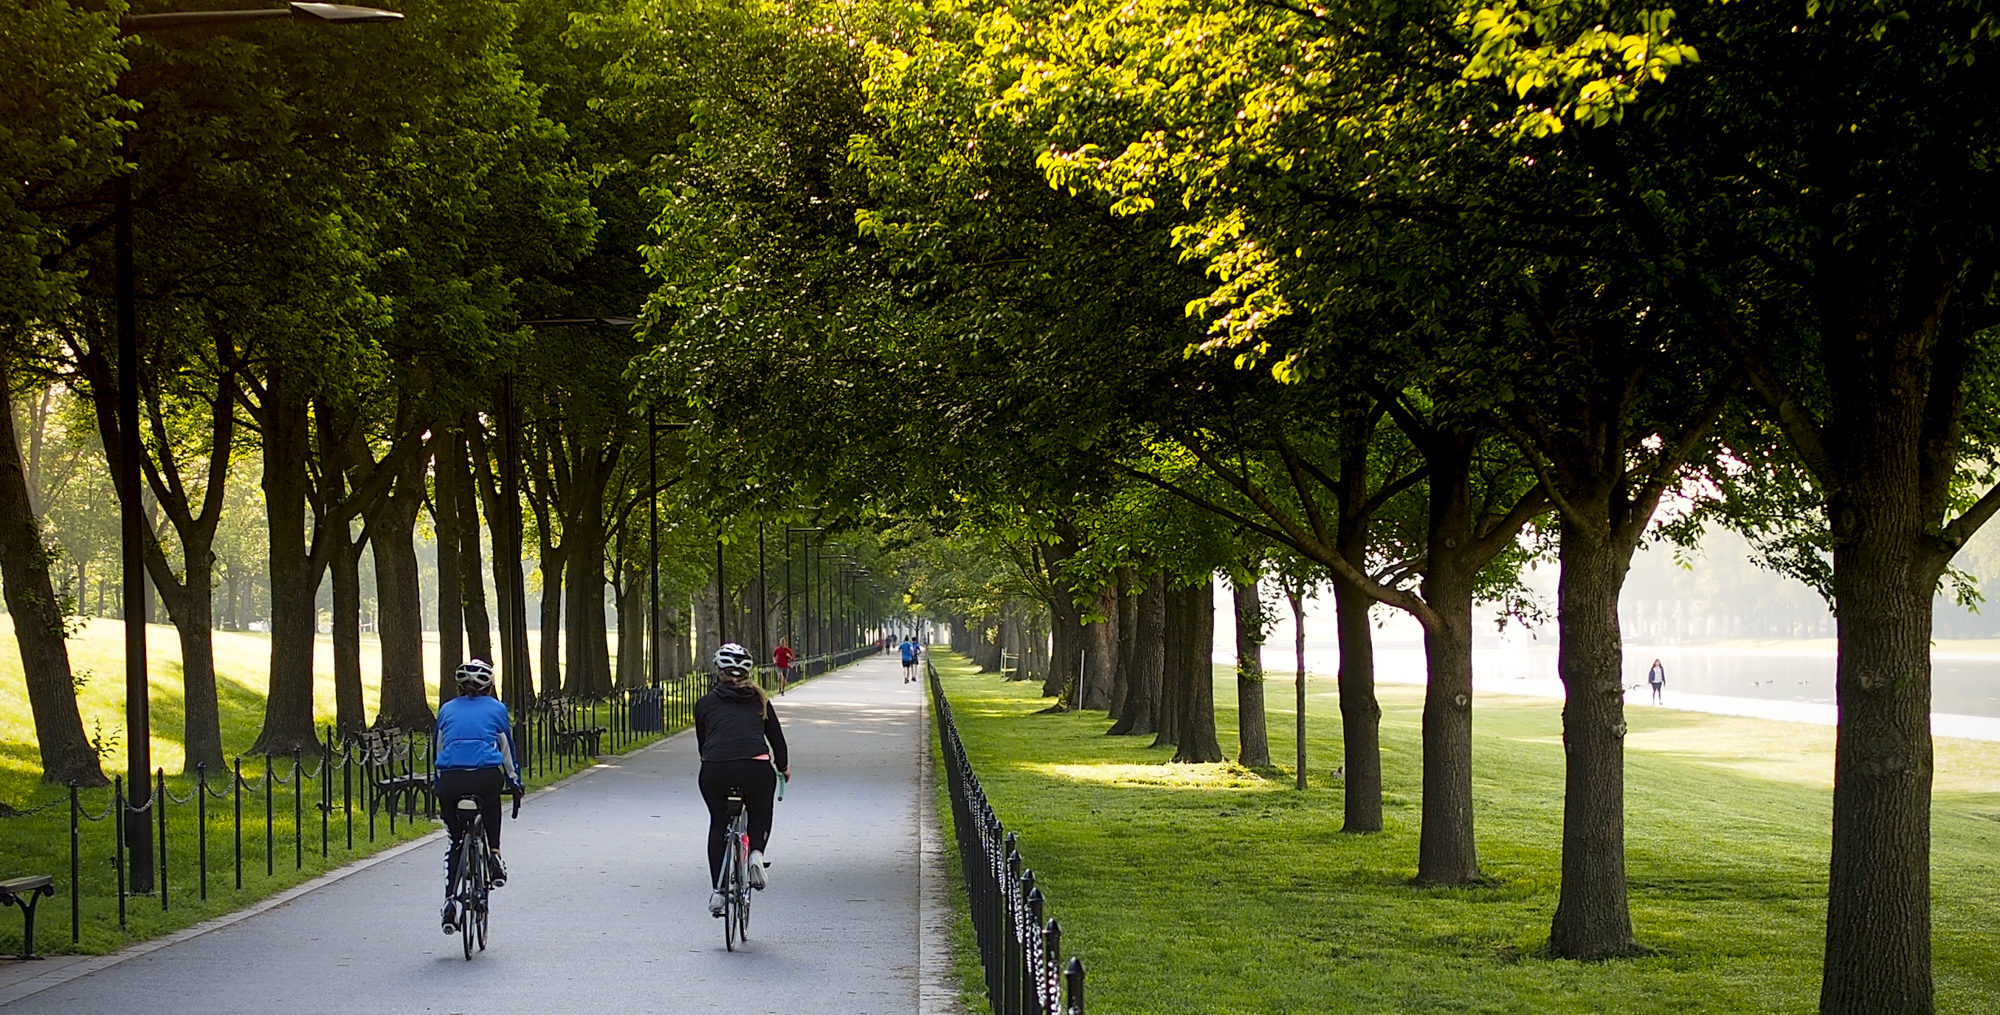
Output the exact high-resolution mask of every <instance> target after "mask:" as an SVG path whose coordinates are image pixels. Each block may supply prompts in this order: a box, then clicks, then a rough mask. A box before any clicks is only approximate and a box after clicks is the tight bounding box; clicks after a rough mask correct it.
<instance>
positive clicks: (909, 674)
mask: <svg viewBox="0 0 2000 1015" xmlns="http://www.w3.org/2000/svg"><path fill="white" fill-rule="evenodd" d="M919 652H920V650H919V649H918V648H917V640H916V639H915V638H912V637H909V636H908V635H905V636H904V637H903V683H905V684H911V683H915V682H916V679H917V655H918V654H919Z"/></svg>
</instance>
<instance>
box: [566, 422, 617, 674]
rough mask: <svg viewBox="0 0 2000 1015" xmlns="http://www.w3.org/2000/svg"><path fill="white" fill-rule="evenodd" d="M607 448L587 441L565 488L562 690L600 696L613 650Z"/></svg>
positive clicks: (575, 460)
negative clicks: (607, 574)
mask: <svg viewBox="0 0 2000 1015" xmlns="http://www.w3.org/2000/svg"><path fill="white" fill-rule="evenodd" d="M601 451H602V449H601V448H599V447H598V446H596V445H587V446H585V447H584V448H582V449H580V450H579V452H578V453H577V454H575V455H573V456H572V460H571V465H570V467H571V480H570V483H569V487H568V489H567V490H565V491H564V498H563V499H564V504H563V512H562V516H563V545H564V546H565V547H566V548H567V550H568V556H569V568H568V571H569V578H568V584H567V588H566V599H565V602H564V604H563V606H564V610H563V612H564V614H565V616H566V618H567V620H568V621H569V637H568V638H567V639H565V640H564V651H563V662H564V664H565V666H566V667H567V668H568V671H569V672H567V673H565V674H564V675H563V693H564V694H568V695H585V696H593V697H594V696H596V695H600V694H605V693H608V692H609V691H610V690H611V670H610V665H609V656H608V652H609V648H608V645H607V643H606V641H605V634H606V632H605V627H604V546H605V533H604V486H605V482H606V481H607V479H608V478H609V471H610V470H608V469H606V468H603V467H602V466H603V465H604V460H603V458H602V457H601Z"/></svg>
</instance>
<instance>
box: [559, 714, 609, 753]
mask: <svg viewBox="0 0 2000 1015" xmlns="http://www.w3.org/2000/svg"><path fill="white" fill-rule="evenodd" d="M549 732H550V733H552V734H554V736H555V744H556V749H557V750H559V751H569V750H581V751H582V752H583V753H585V754H587V755H589V756H591V757H596V756H597V754H598V746H599V744H600V743H601V742H602V741H603V739H604V734H606V733H609V732H610V730H608V729H606V728H605V727H603V726H581V725H578V724H577V722H576V720H575V719H573V718H572V717H571V713H570V708H569V706H568V703H566V702H563V701H561V700H557V701H552V702H550V703H549Z"/></svg>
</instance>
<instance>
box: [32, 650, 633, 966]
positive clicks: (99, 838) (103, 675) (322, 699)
mask: <svg viewBox="0 0 2000 1015" xmlns="http://www.w3.org/2000/svg"><path fill="white" fill-rule="evenodd" d="M147 633H148V638H147V659H148V663H149V667H148V672H149V675H150V677H151V688H152V694H151V701H152V705H151V711H152V734H153V735H152V740H151V743H152V749H153V763H154V765H155V766H157V767H159V768H162V769H165V770H166V772H167V776H168V778H167V792H168V795H169V796H170V797H172V798H173V799H174V800H175V801H177V802H176V803H175V804H174V805H173V806H171V807H169V809H168V812H167V813H168V818H169V825H168V829H167V836H168V839H169V842H170V845H171V848H170V854H171V856H172V857H173V860H172V867H171V868H170V869H169V874H170V877H169V879H168V885H167V887H168V892H169V902H170V905H169V906H168V907H167V908H165V909H162V907H161V905H160V899H159V896H158V895H157V894H154V895H152V896H149V897H145V898H139V897H128V898H127V899H126V900H125V924H126V926H125V927H124V928H122V929H121V928H120V926H119V914H118V910H119V905H118V903H119V899H118V893H117V888H116V886H117V874H116V860H117V851H118V839H117V835H116V833H115V831H114V829H113V825H112V823H111V822H110V821H108V820H88V819H89V818H100V817H103V816H106V815H108V814H109V813H110V811H111V809H112V808H111V806H110V800H111V791H110V790H108V789H107V790H90V791H84V792H82V793H81V794H80V801H79V803H80V809H81V810H82V811H83V812H84V814H85V816H86V820H84V821H81V822H79V828H80V833H79V844H78V850H77V852H78V856H79V871H78V876H77V877H76V878H75V879H74V883H75V884H77V885H79V886H81V891H80V905H81V910H82V912H81V917H80V919H79V920H78V921H77V923H76V927H77V931H78V936H79V937H80V940H79V941H77V942H76V943H74V944H73V943H72V942H71V921H70V900H69V891H70V885H71V884H72V879H71V877H70V807H69V798H68V790H67V789H65V788H63V787H59V786H48V785H44V784H43V783H42V782H41V762H40V754H39V753H38V749H37V747H36V739H35V728H34V719H33V715H32V713H31V712H30V710H29V707H28V701H27V692H26V686H25V683H24V681H23V679H22V675H21V670H20V661H19V656H18V655H17V654H16V653H15V652H13V651H11V649H12V646H13V630H12V627H11V626H10V624H9V622H8V619H7V618H6V617H5V616H4V615H0V803H4V804H6V805H8V806H9V807H11V808H14V809H15V810H17V811H22V812H25V813H24V814H23V815H22V816H17V817H7V818H0V877H13V876H17V875H22V874H52V875H55V877H56V889H57V895H56V897H54V898H51V899H47V900H45V901H44V902H43V903H42V904H41V908H40V911H39V913H38V917H37V920H36V923H35V946H36V951H38V952H41V953H43V954H60V953H64V952H86V953H102V952H109V951H113V950H116V949H117V948H119V947H122V946H124V945H126V944H129V943H131V942H133V941H138V940H144V939H146V938H149V937H154V936H157V935H159V934H163V933H167V932H170V931H173V930H178V929H180V928H182V927H186V926H189V925H192V924H194V923H197V922H200V921H201V920H204V919H207V918H209V917H213V916H217V915H220V914H223V913H227V912H231V911H234V910H236V909H240V908H242V907H244V906H246V905H249V904H251V903H254V902H256V901H259V900H261V899H264V898H267V897H269V896H270V895H272V894H275V893H276V892H278V891H281V890H283V889H285V888H289V887H291V886H293V885H296V884H298V883H300V882H303V881H305V880H308V879H310V878H312V877H314V876H316V875H318V874H321V873H324V872H325V871H327V870H330V869H333V868H336V867H339V866H341V865H342V864H345V863H348V862H350V861H352V860H354V859H356V858H358V857H361V856H366V855H369V854H372V853H374V852H377V851H379V850H381V849H384V848H387V847H389V846H391V845H394V844H396V843H399V842H403V841H407V840H409V839H412V838H416V837H419V836H422V835H426V834H429V833H430V832H431V831H432V830H434V829H435V828H437V827H438V825H437V823H435V822H433V821H430V820H427V819H424V818H422V817H419V818H418V819H417V820H416V821H415V822H410V821H399V822H397V823H396V826H395V828H394V829H393V830H392V829H391V828H390V825H389V822H388V820H387V818H386V816H378V817H377V818H376V820H375V822H374V827H373V828H372V830H371V829H370V828H369V826H368V822H367V814H366V811H365V808H364V809H361V810H360V813H357V814H356V816H355V823H354V828H353V838H354V848H353V849H352V850H351V851H350V850H348V849H347V848H346V843H347V827H346V824H345V821H344V816H343V814H342V813H341V811H340V810H339V809H338V808H339V807H340V804H341V800H342V797H343V794H344V787H343V785H342V783H341V774H340V770H339V769H338V768H337V767H336V768H335V769H333V770H332V771H331V772H330V773H325V774H322V772H321V770H320V768H319V766H318V763H317V761H316V760H315V759H311V758H307V759H305V760H304V769H305V772H304V777H303V778H299V777H296V776H295V775H294V773H293V771H292V768H291V764H292V762H291V759H279V760H278V762H277V764H276V768H275V778H272V779H270V780H268V782H267V780H266V777H265V770H264V759H262V758H254V757H253V758H244V759H243V774H244V778H245V780H246V781H247V782H249V783H250V784H251V785H250V788H249V789H248V791H246V792H245V794H244V795H243V797H242V800H241V801H240V802H241V804H242V807H243V817H244V833H245V837H244V840H243V844H242V848H241V856H242V867H243V887H242V888H241V889H238V888H236V863H237V856H238V850H237V846H236V842H235V825H234V809H235V807H236V806H237V803H238V801H237V800H236V799H234V798H218V797H216V796H215V795H214V794H216V793H222V792H224V791H226V790H227V788H228V787H229V785H230V780H229V776H228V775H227V774H226V773H222V774H220V777H219V778H212V779H211V785H212V786H213V787H214V788H213V790H212V792H211V796H210V798H209V800H208V810H209V814H208V820H207V822H206V825H207V834H208V867H209V873H208V885H207V898H206V899H203V898H201V895H202V890H201V884H200V878H201V874H200V870H199V865H198V863H197V862H196V860H195V858H196V857H197V856H198V847H199V836H200V833H201V828H202V822H200V821H199V820H198V815H197V813H196V807H197V805H196V803H195V801H196V799H197V796H196V786H195V784H194V782H193V780H191V779H186V778H180V777H179V775H178V773H179V772H180V770H181V768H182V767H183V765H184V763H185V753H184V750H183V746H182V713H181V704H180V703H181V670H180V643H179V639H178V638H177V637H176V636H175V634H174V630H173V628H171V627H168V626H164V625H155V626H153V627H151V628H150V629H149V630H148V632H147ZM69 646H70V660H71V665H72V667H73V668H74V669H75V670H76V671H77V673H78V674H79V675H81V676H83V677H84V684H83V687H82V689H81V691H79V693H78V696H77V698H78V706H79V708H80V710H81V712H82V714H83V726H84V730H85V732H86V733H87V734H91V735H93V736H94V737H96V738H97V739H98V740H100V741H101V742H102V743H103V744H104V745H105V749H104V750H103V751H102V752H101V755H102V759H103V761H102V764H103V769H104V774H105V775H106V776H112V775H118V774H122V773H124V771H125V765H126V755H125V747H126V743H127V741H126V738H125V736H124V727H125V679H124V662H123V660H124V627H123V625H122V624H121V623H119V622H117V621H109V620H95V621H92V622H90V623H89V624H88V625H87V626H86V627H85V628H84V630H83V631H81V632H80V633H79V634H78V635H76V636H75V637H73V638H71V639H70V643H69ZM435 655H436V651H435V648H434V647H432V648H431V649H430V650H428V651H427V653H426V659H427V661H428V660H433V659H434V657H435ZM361 656H362V682H363V699H364V702H365V705H366V709H367V714H369V715H373V714H374V711H375V708H376V704H377V702H378V701H379V698H380V688H381V680H380V674H379V673H378V672H377V660H378V658H379V655H378V653H377V651H376V649H375V645H374V642H373V640H372V639H371V638H364V644H363V645H362V652H361ZM215 657H216V671H217V691H218V696H219V697H220V699H221V712H222V717H221V718H222V742H223V754H224V755H225V757H228V758H230V759H235V758H236V757H237V755H238V754H239V753H240V752H242V751H245V750H248V749H249V747H250V745H251V744H252V742H254V741H255V740H256V737H257V732H258V729H259V728H260V727H261V726H262V724H263V720H264V696H265V692H266V690H267V687H266V683H267V681H266V676H265V675H266V673H267V672H268V670H269V664H270V636H269V635H265V634H251V633H232V632H216V634H215ZM317 669H318V673H319V679H318V681H317V682H316V688H315V691H316V701H315V706H316V707H315V712H316V716H317V719H318V721H319V722H320V723H321V724H322V725H326V724H330V723H332V721H333V718H334V702H333V684H332V677H331V674H332V670H333V654H332V648H331V645H330V642H329V640H328V639H326V638H324V637H323V638H321V639H320V643H319V650H318V666H317ZM426 679H427V686H432V687H435V685H436V673H435V672H432V673H429V674H427V678H426ZM433 704H435V702H433ZM654 739H655V738H654V737H651V736H647V737H644V738H642V739H640V740H638V741H636V742H633V743H631V744H628V745H626V747H625V749H627V750H632V749H636V748H638V747H642V746H644V745H646V744H648V743H651V742H652V741H653V740H654ZM604 748H605V750H606V751H607V752H609V751H610V750H611V748H612V744H611V741H610V740H609V739H607V740H606V741H605V744H604ZM577 770H578V769H576V768H568V769H564V770H562V771H559V772H554V773H549V774H547V775H541V776H538V777H537V778H534V779H531V780H530V785H531V786H533V785H538V784H543V783H547V782H553V781H556V780H558V779H561V778H563V777H565V776H567V775H569V774H571V773H573V772H575V771H577ZM329 776H330V778H331V779H332V790H333V797H334V802H335V807H336V808H337V809H336V811H335V812H334V813H333V814H332V815H331V816H330V817H328V818H326V819H324V820H323V819H322V816H321V812H320V811H319V809H318V802H319V796H318V794H319V792H320V787H321V785H322V783H321V782H320V781H319V780H320V779H323V778H328V777H329ZM267 787H268V790H269V807H270V812H271V819H270V827H271V834H270V836H269V837H268V838H267V837H266V835H265V808H266V796H265V793H266V788H267ZM358 792H359V791H358V787H357V793H358ZM295 815H299V816H302V818H303V821H295V819H294V816H295ZM156 834H157V833H156ZM322 850H324V855H322ZM12 914H14V911H13V910H12V909H9V910H8V911H7V913H4V914H0V954H6V953H12V952H14V951H17V950H18V949H19V948H20V941H21V924H20V920H19V919H18V916H15V915H12Z"/></svg>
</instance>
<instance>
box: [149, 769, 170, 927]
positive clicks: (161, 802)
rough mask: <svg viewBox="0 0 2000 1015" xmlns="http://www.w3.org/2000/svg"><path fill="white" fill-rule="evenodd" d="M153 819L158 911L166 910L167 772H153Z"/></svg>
mask: <svg viewBox="0 0 2000 1015" xmlns="http://www.w3.org/2000/svg"><path fill="white" fill-rule="evenodd" d="M153 787H154V790H155V792H154V793H153V802H152V808H153V817H154V818H155V819H156V823H157V824H158V825H159V828H160V911H161V912H165V911H166V908H167V770H166V769H165V768H156V769H154V770H153Z"/></svg>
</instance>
